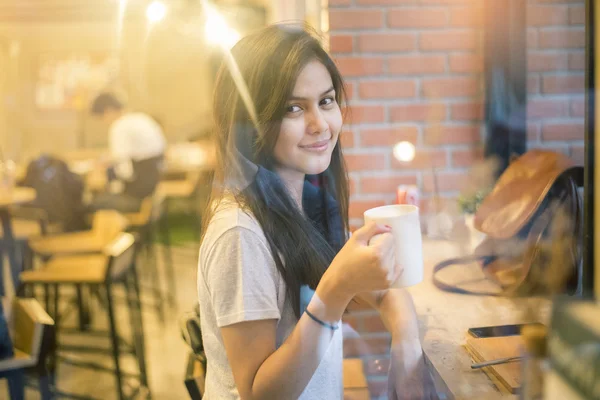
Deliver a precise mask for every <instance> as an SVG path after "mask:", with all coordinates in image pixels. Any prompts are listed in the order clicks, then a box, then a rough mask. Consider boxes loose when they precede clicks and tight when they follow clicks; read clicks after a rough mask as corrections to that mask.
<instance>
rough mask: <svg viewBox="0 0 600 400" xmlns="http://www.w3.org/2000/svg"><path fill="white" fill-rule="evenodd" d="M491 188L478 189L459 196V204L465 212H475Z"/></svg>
mask: <svg viewBox="0 0 600 400" xmlns="http://www.w3.org/2000/svg"><path fill="white" fill-rule="evenodd" d="M488 193H489V190H478V191H476V192H474V193H472V194H470V195H461V196H459V197H458V206H459V207H460V209H461V211H462V212H463V213H464V214H475V212H476V211H477V209H478V208H479V206H480V205H481V202H483V199H485V196H487V194H488Z"/></svg>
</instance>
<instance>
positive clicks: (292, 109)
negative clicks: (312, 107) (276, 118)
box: [287, 105, 302, 114]
mask: <svg viewBox="0 0 600 400" xmlns="http://www.w3.org/2000/svg"><path fill="white" fill-rule="evenodd" d="M301 110H302V109H301V108H300V106H296V105H291V106H288V108H287V112H288V113H292V114H294V113H297V112H300V111H301Z"/></svg>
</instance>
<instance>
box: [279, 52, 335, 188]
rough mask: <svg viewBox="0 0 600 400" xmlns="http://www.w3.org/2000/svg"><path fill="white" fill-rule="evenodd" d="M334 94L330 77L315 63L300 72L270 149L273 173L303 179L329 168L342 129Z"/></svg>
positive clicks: (325, 70)
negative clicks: (273, 146) (272, 155)
mask: <svg viewBox="0 0 600 400" xmlns="http://www.w3.org/2000/svg"><path fill="white" fill-rule="evenodd" d="M335 94H336V93H335V90H334V89H333V83H332V81H331V75H330V74H329V71H327V68H325V66H324V65H323V64H321V63H320V62H319V61H311V62H309V63H308V64H307V65H306V66H305V67H304V69H302V71H300V75H299V76H298V79H297V80H296V85H295V86H294V90H293V92H292V96H291V97H290V98H289V99H288V103H287V110H286V113H285V116H284V117H283V120H282V122H281V130H280V131H279V136H278V138H277V142H276V143H275V149H274V158H275V162H276V165H275V170H276V172H277V173H278V174H279V175H280V176H282V177H283V178H287V179H303V178H304V175H306V174H311V175H313V174H320V173H321V172H323V171H325V170H326V169H327V167H328V166H329V163H330V161H331V153H332V151H333V148H334V147H335V145H336V143H337V140H338V137H339V134H340V130H341V128H342V113H341V111H340V107H339V105H338V104H337V102H336V100H335Z"/></svg>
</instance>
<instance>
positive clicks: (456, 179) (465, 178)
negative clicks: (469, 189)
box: [423, 171, 471, 193]
mask: <svg viewBox="0 0 600 400" xmlns="http://www.w3.org/2000/svg"><path fill="white" fill-rule="evenodd" d="M436 175H437V184H438V190H439V191H440V192H456V191H459V190H462V189H463V188H464V187H465V186H467V184H468V182H469V180H470V179H471V177H470V176H469V175H468V174H466V173H464V172H442V171H437V172H436ZM423 192H425V193H433V192H434V180H433V175H432V174H425V175H423Z"/></svg>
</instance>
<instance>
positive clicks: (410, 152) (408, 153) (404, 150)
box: [394, 142, 415, 162]
mask: <svg viewBox="0 0 600 400" xmlns="http://www.w3.org/2000/svg"><path fill="white" fill-rule="evenodd" d="M394 157H396V159H397V160H398V161H403V162H410V161H412V160H414V158H415V145H414V144H412V143H410V142H400V143H398V144H396V145H395V146H394Z"/></svg>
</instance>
